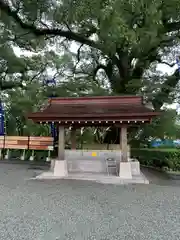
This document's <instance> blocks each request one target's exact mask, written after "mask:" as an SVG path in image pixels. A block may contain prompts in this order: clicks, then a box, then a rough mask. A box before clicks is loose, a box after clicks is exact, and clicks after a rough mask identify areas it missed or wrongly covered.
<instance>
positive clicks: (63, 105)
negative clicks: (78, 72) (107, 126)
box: [29, 96, 158, 121]
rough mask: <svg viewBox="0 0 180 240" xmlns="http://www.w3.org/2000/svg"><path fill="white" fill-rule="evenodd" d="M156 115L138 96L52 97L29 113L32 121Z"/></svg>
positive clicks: (105, 118)
mask: <svg viewBox="0 0 180 240" xmlns="http://www.w3.org/2000/svg"><path fill="white" fill-rule="evenodd" d="M156 115H158V113H156V112H154V111H153V110H152V109H149V108H147V107H146V106H145V105H144V104H143V102H142V98H141V97H139V96H116V97H85V98H54V99H51V100H49V105H48V106H47V107H46V108H44V110H42V111H40V112H36V113H32V114H30V115H29V118H30V119H33V120H34V121H38V120H39V121H46V120H47V121H48V120H52V121H53V120H54V121H58V120H59V121H61V120H78V119H81V120H82V119H84V120H88V119H97V120H107V119H114V118H117V119H118V118H119V119H120V118H132V117H136V118H137V117H141V118H142V117H150V118H152V117H153V116H156Z"/></svg>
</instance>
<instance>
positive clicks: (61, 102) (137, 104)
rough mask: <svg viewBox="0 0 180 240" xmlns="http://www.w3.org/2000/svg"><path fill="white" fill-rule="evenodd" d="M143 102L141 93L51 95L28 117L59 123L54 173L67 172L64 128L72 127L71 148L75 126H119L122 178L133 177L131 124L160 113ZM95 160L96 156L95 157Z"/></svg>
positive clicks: (58, 175)
mask: <svg viewBox="0 0 180 240" xmlns="http://www.w3.org/2000/svg"><path fill="white" fill-rule="evenodd" d="M158 115H159V113H158V112H155V111H154V110H153V109H152V108H149V107H147V106H146V105H145V104H144V103H143V99H142V97H140V96H99V97H79V98H52V99H49V101H48V104H47V106H45V107H44V108H43V109H42V110H41V111H39V112H35V113H31V114H30V115H29V116H28V118H29V119H32V120H33V121H34V122H36V123H41V124H47V123H48V124H50V123H52V122H53V123H54V124H55V125H56V126H57V127H58V134H59V139H58V158H57V159H56V160H55V163H54V169H53V176H56V177H66V176H68V167H67V160H68V159H65V139H64V133H65V128H69V127H71V129H72V130H71V131H72V133H71V136H72V138H71V143H72V149H75V147H76V142H75V136H76V129H77V128H81V127H86V126H87V127H89V126H101V127H106V128H107V127H112V126H113V127H117V128H118V129H120V146H119V163H118V164H119V172H118V176H119V177H120V178H121V179H131V178H132V167H131V161H130V159H128V147H127V146H128V142H127V129H128V127H131V126H137V127H138V126H139V125H141V124H147V123H150V122H151V120H152V118H153V117H156V116H158ZM94 161H95V160H94Z"/></svg>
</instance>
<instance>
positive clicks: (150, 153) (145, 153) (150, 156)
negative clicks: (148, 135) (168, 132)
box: [131, 148, 180, 171]
mask: <svg viewBox="0 0 180 240" xmlns="http://www.w3.org/2000/svg"><path fill="white" fill-rule="evenodd" d="M131 156H132V157H133V158H137V159H138V160H139V162H140V163H141V164H143V165H145V166H152V167H157V168H161V169H163V168H168V169H171V170H173V171H179V170H180V150H178V149H148V148H144V149H131Z"/></svg>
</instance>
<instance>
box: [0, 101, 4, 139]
mask: <svg viewBox="0 0 180 240" xmlns="http://www.w3.org/2000/svg"><path fill="white" fill-rule="evenodd" d="M4 135H5V131H4V109H3V106H2V102H1V101H0V136H4Z"/></svg>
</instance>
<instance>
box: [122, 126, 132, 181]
mask: <svg viewBox="0 0 180 240" xmlns="http://www.w3.org/2000/svg"><path fill="white" fill-rule="evenodd" d="M120 147H121V162H120V166H119V167H120V169H119V176H120V178H122V179H132V171H131V163H130V162H128V144H127V126H122V127H121V131H120Z"/></svg>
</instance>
